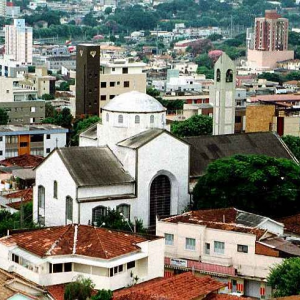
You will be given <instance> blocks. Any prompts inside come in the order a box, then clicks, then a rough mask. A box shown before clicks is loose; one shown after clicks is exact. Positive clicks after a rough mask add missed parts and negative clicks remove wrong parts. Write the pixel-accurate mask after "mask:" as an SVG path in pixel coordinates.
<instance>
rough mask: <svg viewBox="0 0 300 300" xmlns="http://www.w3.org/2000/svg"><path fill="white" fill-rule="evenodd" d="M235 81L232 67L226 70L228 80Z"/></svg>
mask: <svg viewBox="0 0 300 300" xmlns="http://www.w3.org/2000/svg"><path fill="white" fill-rule="evenodd" d="M232 81H233V72H232V70H231V69H228V70H227V72H226V82H232Z"/></svg>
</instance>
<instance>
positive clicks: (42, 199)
mask: <svg viewBox="0 0 300 300" xmlns="http://www.w3.org/2000/svg"><path fill="white" fill-rule="evenodd" d="M38 204H39V208H43V209H44V208H45V188H44V187H43V186H42V185H40V186H39V187H38Z"/></svg>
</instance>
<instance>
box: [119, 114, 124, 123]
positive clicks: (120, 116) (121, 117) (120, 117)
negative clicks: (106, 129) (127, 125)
mask: <svg viewBox="0 0 300 300" xmlns="http://www.w3.org/2000/svg"><path fill="white" fill-rule="evenodd" d="M118 122H119V123H123V115H119V116H118Z"/></svg>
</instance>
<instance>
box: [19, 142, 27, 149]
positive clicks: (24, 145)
mask: <svg viewBox="0 0 300 300" xmlns="http://www.w3.org/2000/svg"><path fill="white" fill-rule="evenodd" d="M27 146H28V143H27V142H21V143H20V147H21V148H23V147H27Z"/></svg>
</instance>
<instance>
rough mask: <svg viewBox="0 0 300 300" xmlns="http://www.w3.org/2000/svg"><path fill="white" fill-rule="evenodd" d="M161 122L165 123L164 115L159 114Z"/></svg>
mask: <svg viewBox="0 0 300 300" xmlns="http://www.w3.org/2000/svg"><path fill="white" fill-rule="evenodd" d="M161 123H162V124H165V116H164V115H161Z"/></svg>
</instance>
